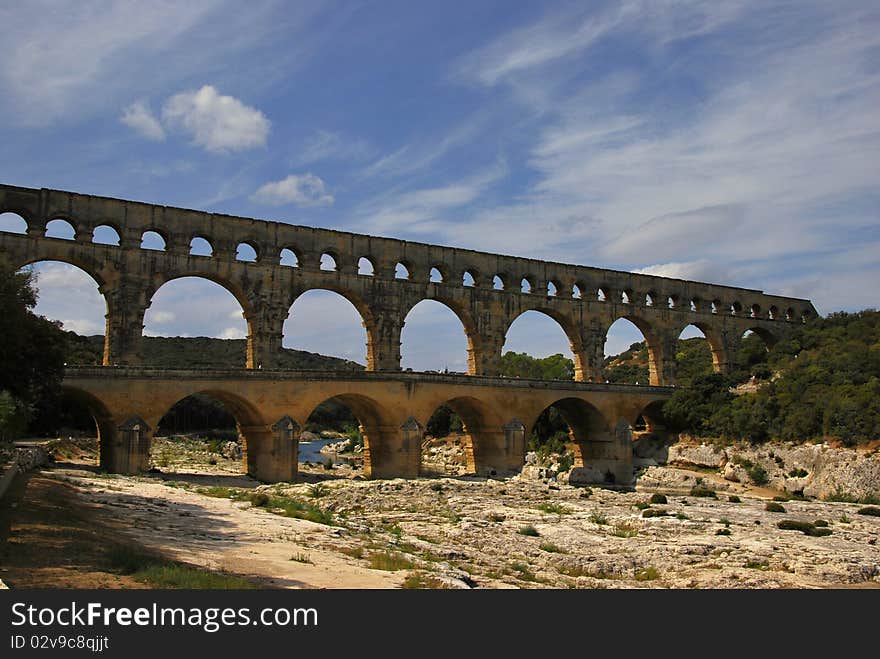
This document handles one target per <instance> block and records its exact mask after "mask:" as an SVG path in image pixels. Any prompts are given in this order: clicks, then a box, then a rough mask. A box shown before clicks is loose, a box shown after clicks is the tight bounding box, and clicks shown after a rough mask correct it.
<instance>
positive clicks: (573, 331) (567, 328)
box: [504, 305, 589, 381]
mask: <svg viewBox="0 0 880 659" xmlns="http://www.w3.org/2000/svg"><path fill="white" fill-rule="evenodd" d="M528 311H537V312H538V313H541V314H544V315H545V316H547V317H549V318H550V319H551V320H553V321H555V322H556V324H557V325H559V327H560V328H561V329H562V331H563V333H564V334H565V336H566V338H567V339H568V344H569V348H570V349H571V353H572V357H573V361H574V370H575V378H574V379H575V380H579V381H582V380H585V379H586V374H587V373H588V371H589V360H588V356H587V352H586V350H585V346H584V340H583V336H582V334H581V331H580V328H579V326H578V323H577V322H576V321H575V320H574V318H572V317H570V316H568V315H566V314H564V313H562V312H560V311H558V310H556V309H553V308H551V307H547V306H544V305H534V306H531V305H523V306H522V307H521V308H519V309H518V310H517V313H516V315H515V316H513V317H512V318H510V320H509V321H508V322H507V324H506V326H505V329H504V336H505V339H506V337H507V334H508V332H510V328H511V327H513V324H514V323H515V322H516V321H517V319H518V318H520V317H521V316H522V315H523V314H525V313H526V312H528Z"/></svg>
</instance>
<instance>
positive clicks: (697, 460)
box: [667, 444, 727, 469]
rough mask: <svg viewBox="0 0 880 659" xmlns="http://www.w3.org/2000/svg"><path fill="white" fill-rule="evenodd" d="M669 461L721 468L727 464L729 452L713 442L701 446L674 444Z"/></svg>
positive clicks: (678, 463) (683, 464)
mask: <svg viewBox="0 0 880 659" xmlns="http://www.w3.org/2000/svg"><path fill="white" fill-rule="evenodd" d="M667 462H668V464H674V465H679V466H681V467H708V468H711V469H720V468H721V467H723V466H724V465H725V464H727V453H725V452H724V449H720V448H718V447H717V446H712V445H711V444H700V445H699V446H686V445H682V444H673V445H672V446H670V447H669V458H668V461H667Z"/></svg>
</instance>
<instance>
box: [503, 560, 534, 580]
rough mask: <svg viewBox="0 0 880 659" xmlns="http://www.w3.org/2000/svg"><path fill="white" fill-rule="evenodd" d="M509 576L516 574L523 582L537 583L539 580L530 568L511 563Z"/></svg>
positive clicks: (523, 564) (522, 564)
mask: <svg viewBox="0 0 880 659" xmlns="http://www.w3.org/2000/svg"><path fill="white" fill-rule="evenodd" d="M508 573H509V574H514V575H516V577H517V578H518V579H522V580H523V581H537V580H538V578H537V577H536V576H535V575H534V573H533V572H532V571H531V570H530V569H529V566H528V565H526V564H525V563H519V562H516V563H511V564H510V569H509V571H508Z"/></svg>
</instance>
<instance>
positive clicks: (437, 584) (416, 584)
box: [401, 572, 448, 590]
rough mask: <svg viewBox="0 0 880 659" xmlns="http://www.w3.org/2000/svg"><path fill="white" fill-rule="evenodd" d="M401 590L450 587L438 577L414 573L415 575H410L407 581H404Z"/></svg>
mask: <svg viewBox="0 0 880 659" xmlns="http://www.w3.org/2000/svg"><path fill="white" fill-rule="evenodd" d="M401 588H404V589H407V590H415V589H418V590H422V589H441V588H448V586H447V585H446V584H445V583H444V582H443V581H441V580H440V579H437V578H436V577H432V576H429V575H425V574H419V573H418V572H414V573H413V574H410V575H409V576H408V577H407V578H406V579H404V581H403V585H402V586H401Z"/></svg>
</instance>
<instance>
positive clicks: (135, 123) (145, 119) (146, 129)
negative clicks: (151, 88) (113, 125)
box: [119, 101, 165, 142]
mask: <svg viewBox="0 0 880 659" xmlns="http://www.w3.org/2000/svg"><path fill="white" fill-rule="evenodd" d="M119 121H121V122H122V123H124V124H125V125H126V126H128V127H129V128H133V129H134V130H135V132H137V133H138V134H140V135H142V136H143V137H146V138H147V139H150V140H156V141H159V142H161V141H162V140H164V139H165V129H164V128H162V124H160V123H159V120H158V119H156V117H154V116H153V113H152V112H150V108H148V107H147V106H146V105H145V104H144V103H143V102H141V101H138V102H137V103H132V104H131V105H129V106H128V107H127V108H125V110H123V111H122V116H121V117H120V118H119Z"/></svg>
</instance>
